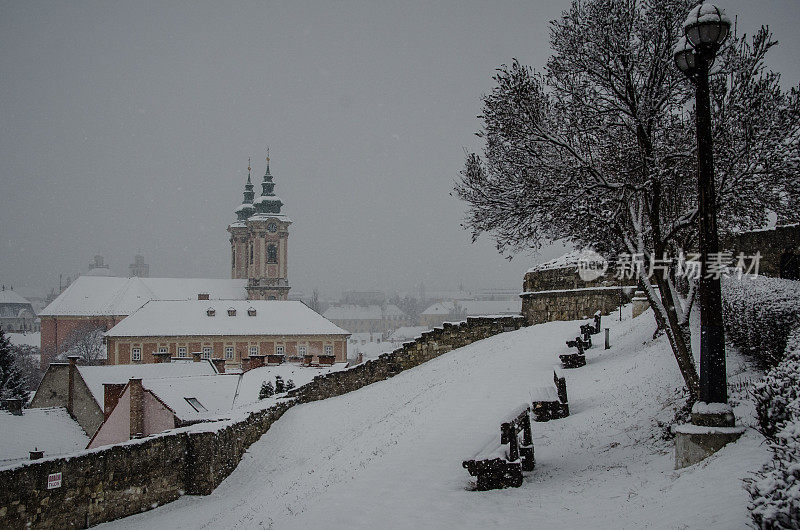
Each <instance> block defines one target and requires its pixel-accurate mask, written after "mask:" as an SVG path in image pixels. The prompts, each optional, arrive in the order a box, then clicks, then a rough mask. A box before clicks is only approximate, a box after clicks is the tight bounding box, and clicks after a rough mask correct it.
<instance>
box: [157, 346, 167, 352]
mask: <svg viewBox="0 0 800 530" xmlns="http://www.w3.org/2000/svg"><path fill="white" fill-rule="evenodd" d="M158 353H167V347H166V346H161V347H160V348H158Z"/></svg>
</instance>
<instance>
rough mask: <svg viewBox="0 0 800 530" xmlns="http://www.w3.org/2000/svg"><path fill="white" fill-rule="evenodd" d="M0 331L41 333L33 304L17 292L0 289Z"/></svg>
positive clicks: (4, 288)
mask: <svg viewBox="0 0 800 530" xmlns="http://www.w3.org/2000/svg"><path fill="white" fill-rule="evenodd" d="M0 329H2V330H3V331H9V332H11V331H18V332H21V331H39V323H38V319H37V318H36V312H35V311H34V310H33V306H32V305H31V303H30V302H29V301H28V300H27V299H25V298H23V297H22V296H20V295H19V294H18V293H17V292H15V291H13V290H11V289H6V287H5V285H3V286H2V287H1V288H0Z"/></svg>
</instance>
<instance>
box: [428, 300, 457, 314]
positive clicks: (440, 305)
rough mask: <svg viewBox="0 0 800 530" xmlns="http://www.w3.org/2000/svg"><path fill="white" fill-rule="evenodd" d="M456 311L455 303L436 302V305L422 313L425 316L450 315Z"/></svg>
mask: <svg viewBox="0 0 800 530" xmlns="http://www.w3.org/2000/svg"><path fill="white" fill-rule="evenodd" d="M454 311H455V303H453V302H436V303H435V304H433V305H431V306H429V307H428V308H427V309H426V310H425V311H423V312H422V314H423V315H449V314H450V313H452V312H454Z"/></svg>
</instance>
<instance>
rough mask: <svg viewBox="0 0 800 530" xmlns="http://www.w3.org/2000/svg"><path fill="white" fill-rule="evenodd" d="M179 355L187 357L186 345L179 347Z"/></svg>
mask: <svg viewBox="0 0 800 530" xmlns="http://www.w3.org/2000/svg"><path fill="white" fill-rule="evenodd" d="M178 357H186V346H179V347H178Z"/></svg>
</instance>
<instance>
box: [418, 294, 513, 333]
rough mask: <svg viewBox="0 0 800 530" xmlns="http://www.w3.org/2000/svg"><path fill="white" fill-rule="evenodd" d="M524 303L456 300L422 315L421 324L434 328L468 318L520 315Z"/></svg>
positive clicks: (431, 308) (432, 306) (428, 310)
mask: <svg viewBox="0 0 800 530" xmlns="http://www.w3.org/2000/svg"><path fill="white" fill-rule="evenodd" d="M521 310H522V303H521V301H520V300H519V298H517V299H516V300H454V301H452V302H437V303H435V304H433V305H431V306H429V307H428V308H427V309H426V310H425V311H423V312H422V314H421V315H420V324H421V325H422V326H425V327H428V328H432V327H435V326H441V325H442V323H443V322H454V321H460V320H464V319H465V318H467V317H477V316H488V315H519V314H520V313H521Z"/></svg>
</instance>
